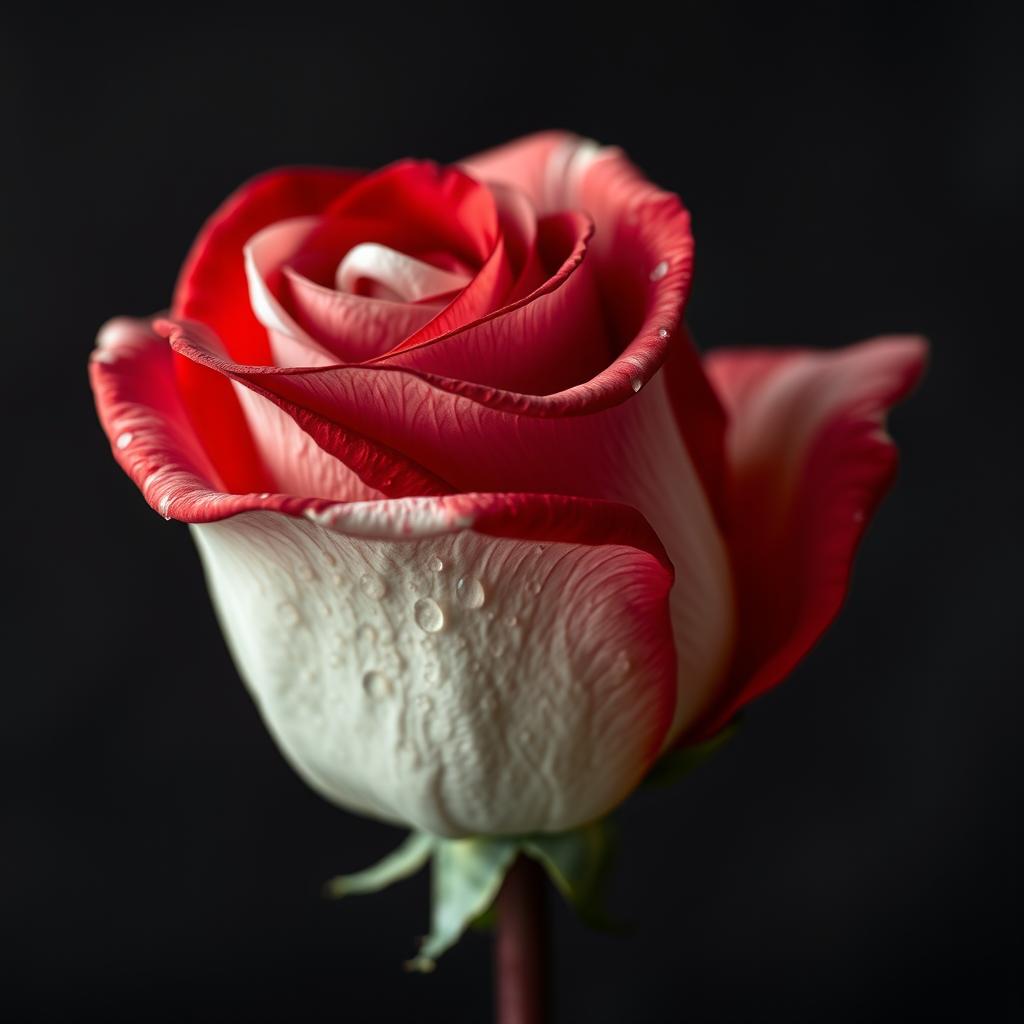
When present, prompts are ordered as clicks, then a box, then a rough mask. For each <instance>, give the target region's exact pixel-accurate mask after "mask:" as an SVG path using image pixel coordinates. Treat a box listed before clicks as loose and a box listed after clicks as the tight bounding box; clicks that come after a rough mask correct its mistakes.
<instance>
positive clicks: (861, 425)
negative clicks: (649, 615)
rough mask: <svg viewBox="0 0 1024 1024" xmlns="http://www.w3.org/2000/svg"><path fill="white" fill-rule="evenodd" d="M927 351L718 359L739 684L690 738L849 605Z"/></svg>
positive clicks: (918, 347) (910, 341)
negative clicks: (901, 406)
mask: <svg viewBox="0 0 1024 1024" xmlns="http://www.w3.org/2000/svg"><path fill="white" fill-rule="evenodd" d="M926 356H927V348H926V345H925V343H924V342H923V341H922V340H921V339H919V338H913V337H887V338H878V339H875V340H873V341H868V342H863V343H861V344H859V345H853V346H850V347H849V348H846V349H842V350H840V351H837V352H814V351H785V350H774V351H772V350H750V351H744V350H735V351H730V350H721V351H716V352H712V353H711V354H710V355H709V356H708V358H707V366H708V373H709V374H710V377H711V379H712V381H713V382H714V384H715V386H716V388H717V389H718V392H719V394H720V395H721V397H722V400H723V402H724V403H725V406H726V408H727V409H728V412H729V416H730V425H729V431H728V435H727V451H728V457H729V463H730V469H731V473H732V486H733V493H732V499H731V503H730V506H729V510H728V517H729V531H728V535H729V539H730V548H731V553H732V558H733V566H734V573H735V577H736V587H737V594H738V604H739V633H738V638H737V647H736V653H735V656H734V660H733V665H732V669H731V672H730V676H729V679H728V680H727V683H726V685H725V686H723V687H722V689H721V691H720V693H719V695H718V697H717V699H716V701H715V703H714V705H713V706H712V707H711V708H710V709H709V711H708V713H707V714H706V715H705V716H704V717H703V719H702V720H701V721H700V722H699V723H698V724H696V725H695V727H694V728H693V729H692V730H690V732H689V733H688V734H687V736H686V737H685V739H686V740H687V741H689V740H696V739H699V738H701V737H702V736H707V735H711V734H713V733H714V732H716V731H717V730H718V729H719V728H721V727H722V726H723V725H725V723H726V722H728V720H729V719H730V718H731V717H732V716H733V715H734V714H735V712H736V711H737V710H738V709H739V708H740V707H741V706H742V705H744V704H746V703H747V702H748V701H750V700H752V699H753V698H755V697H757V696H758V695H760V694H762V693H764V692H765V691H766V690H768V689H769V688H771V687H772V686H774V685H775V684H776V683H778V682H779V681H780V680H781V679H782V678H783V677H784V676H785V675H787V674H788V673H789V672H790V671H791V669H792V668H793V666H794V665H795V664H796V663H797V662H798V661H799V660H800V659H801V658H802V657H803V656H804V655H805V654H806V653H807V651H808V650H809V649H810V647H811V646H812V645H813V644H814V642H815V641H816V640H817V639H818V637H819V636H820V635H821V634H822V632H824V630H825V629H826V628H827V626H828V625H829V623H830V622H831V621H832V619H833V618H834V617H835V615H836V613H837V612H838V611H839V608H840V605H841V604H842V601H843V598H844V597H845V594H846V590H847V586H848V583H849V577H850V568H851V563H852V560H853V556H854V554H855V552H856V548H857V544H858V542H859V540H860V538H861V535H862V534H863V532H864V528H865V526H866V524H867V522H868V520H869V518H870V516H871V514H872V513H873V512H874V510H875V508H876V506H877V505H878V503H879V501H880V500H881V498H882V496H883V495H884V494H885V492H886V490H887V489H888V487H889V484H890V482H891V481H892V477H893V474H894V471H895V468H896V449H895V447H894V446H893V444H892V442H891V440H890V439H889V437H888V435H887V434H886V433H885V430H884V421H885V414H886V412H887V411H888V409H889V408H890V406H892V405H893V404H894V403H895V402H898V401H899V400H900V399H901V398H903V397H904V396H905V395H906V394H907V393H908V392H909V391H910V389H911V388H912V387H913V386H914V384H915V383H916V381H917V379H918V378H919V376H920V374H921V372H922V370H923V368H924V364H925V360H926Z"/></svg>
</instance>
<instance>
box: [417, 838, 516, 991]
mask: <svg viewBox="0 0 1024 1024" xmlns="http://www.w3.org/2000/svg"><path fill="white" fill-rule="evenodd" d="M518 852H519V843H518V841H517V840H515V839H502V838H483V839H449V840H440V841H438V842H437V844H436V846H435V850H434V865H433V868H434V871H433V894H432V899H431V904H432V906H431V914H430V934H429V935H428V936H427V937H426V938H425V939H424V940H423V943H422V945H421V946H420V951H419V953H418V954H417V955H416V956H415V957H413V958H412V959H411V960H409V961H407V962H406V965H405V967H406V970H410V971H422V972H429V971H432V970H433V969H434V967H435V962H436V960H437V958H438V957H439V956H440V955H441V954H442V953H444V952H446V951H447V950H449V949H451V947H452V946H454V945H455V943H456V942H458V940H459V939H460V937H461V936H462V933H463V932H464V931H465V930H466V928H467V927H468V926H469V925H470V924H471V923H472V922H473V921H474V920H476V919H477V918H479V917H480V916H481V915H482V914H484V913H486V911H487V910H488V908H489V907H490V906H491V904H492V903H493V902H494V898H495V897H496V896H497V895H498V890H499V889H500V888H501V883H502V882H503V881H504V880H505V873H506V872H507V871H508V869H509V868H510V867H511V866H512V862H513V861H514V860H515V858H516V854H517V853H518Z"/></svg>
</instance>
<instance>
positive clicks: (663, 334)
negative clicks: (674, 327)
mask: <svg viewBox="0 0 1024 1024" xmlns="http://www.w3.org/2000/svg"><path fill="white" fill-rule="evenodd" d="M658 337H659V338H667V337H668V328H667V327H659V328H658Z"/></svg>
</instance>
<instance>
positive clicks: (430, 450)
mask: <svg viewBox="0 0 1024 1024" xmlns="http://www.w3.org/2000/svg"><path fill="white" fill-rule="evenodd" d="M170 337H171V343H172V345H173V346H174V347H175V349H176V350H177V351H179V352H181V353H182V354H185V355H187V356H188V357H189V358H191V359H196V360H197V361H199V362H201V363H202V364H203V365H206V366H209V367H211V368H212V369H217V370H219V371H220V372H222V373H225V374H227V375H228V376H230V377H231V378H232V379H233V380H236V381H238V382H239V383H242V384H245V385H246V386H247V387H252V388H256V389H258V390H259V392H260V393H261V394H263V395H265V396H267V397H270V398H272V399H273V400H275V401H278V402H280V403H282V407H283V408H287V409H289V410H296V409H302V410H303V415H304V416H306V417H308V419H307V420H306V421H305V429H310V425H311V424H317V425H319V427H318V428H319V429H327V425H329V424H344V425H345V427H346V429H351V430H354V431H356V432H357V433H358V434H359V435H360V436H362V437H366V438H374V439H377V441H378V442H379V443H382V444H386V445H387V446H389V447H390V448H394V449H397V450H398V451H401V452H402V453H403V454H404V455H406V456H407V457H408V458H410V459H412V460H414V461H415V463H416V464H417V465H418V466H421V467H423V469H424V471H426V472H430V473H432V474H434V475H435V476H436V477H439V478H441V479H443V480H444V481H445V482H446V483H447V484H448V485H449V486H450V487H451V488H452V489H454V490H457V491H461V490H484V491H488V490H509V489H511V490H523V491H526V490H530V491H538V492H551V493H561V494H569V495H578V496H585V497H593V498H602V499H608V500H612V501H620V502H628V503H629V504H632V505H634V506H635V507H636V508H638V509H639V510H640V511H641V512H642V513H643V514H644V515H645V516H646V518H647V519H648V520H649V521H650V523H651V525H652V526H653V527H654V529H655V530H656V531H657V533H658V535H659V536H660V537H661V539H662V541H663V542H664V544H665V547H666V549H667V550H668V553H669V557H670V558H671V559H672V562H673V564H674V565H675V568H676V574H677V582H676V586H675V588H674V590H673V594H672V614H673V621H674V624H675V631H676V632H675V635H676V647H677V654H678V660H679V666H680V696H679V701H678V704H677V721H676V723H675V724H674V725H673V733H674V732H675V731H677V730H679V729H681V728H682V727H683V726H684V725H685V724H687V723H688V722H689V721H690V720H692V718H693V717H694V716H695V715H696V714H697V713H698V712H699V711H701V710H702V709H703V707H704V706H705V705H706V703H707V701H708V700H709V699H710V696H711V693H712V692H713V689H714V684H715V683H716V681H717V680H718V677H719V675H720V673H721V671H722V670H723V669H724V667H725V659H726V657H727V652H728V646H729V642H730V639H731V630H732V593H731V582H730V572H729V566H728V559H727V556H726V552H725V547H724V543H723V540H722V538H721V536H720V534H719V532H718V529H717V527H716V525H715V522H714V518H713V515H712V513H711V510H710V507H709V504H708V500H707V497H706V496H705V494H704V491H703V489H702V487H701V484H700V481H699V479H698V477H697V474H696V472H695V470H694V467H693V464H692V462H691V460H690V458H689V456H688V454H687V451H686V448H685V446H684V444H683V442H682V439H681V437H680V434H679V432H678V429H677V427H676V424H675V419H674V412H673V408H672V404H671V401H670V397H669V395H668V392H667V388H666V382H665V375H664V374H657V375H655V376H654V377H653V379H651V380H649V381H648V383H647V384H646V385H645V386H644V387H643V388H642V389H641V390H640V391H639V393H638V394H636V393H634V390H633V388H632V387H630V386H628V385H627V389H628V395H629V399H630V400H629V401H625V402H622V401H620V402H619V404H617V405H608V404H606V401H607V395H602V393H601V388H602V385H604V386H605V387H608V386H609V384H608V383H606V381H605V380H604V378H605V377H606V376H607V374H608V373H609V372H610V371H605V373H604V374H602V375H601V377H599V378H597V379H596V380H595V381H594V382H591V384H590V385H589V386H584V387H580V388H577V389H574V392H577V394H575V395H572V394H569V393H565V394H562V395H556V396H553V397H551V398H547V399H540V398H530V397H528V396H522V395H510V394H508V393H505V392H496V391H494V390H493V389H488V388H480V387H473V386H471V385H467V384H466V383H465V382H460V381H451V380H447V379H444V378H438V377H433V376H430V375H426V374H416V373H413V372H411V371H408V370H399V369H394V368H387V367H385V366H381V365H377V366H362V367H325V368H322V369H309V370H298V369H290V370H289V369H277V368H273V367H241V366H238V365H236V364H232V363H230V362H228V361H226V360H225V359H223V358H222V357H221V356H219V355H218V354H217V353H216V351H214V350H213V349H212V348H211V346H210V345H209V344H208V343H206V342H204V339H203V338H202V336H199V335H196V334H195V333H194V332H192V331H191V330H190V328H189V326H188V325H182V326H180V327H179V329H178V330H177V331H172V332H171V333H170ZM626 365H627V366H629V367H630V368H631V370H632V372H633V373H634V374H637V376H636V377H635V378H633V379H635V380H636V381H638V382H642V381H643V378H642V377H640V376H639V373H640V370H639V369H637V368H636V367H635V366H633V364H630V363H627V364H626ZM588 400H589V401H592V402H593V406H592V407H591V408H590V409H588V408H587V406H586V404H585V403H586V402H587V401H588ZM583 411H587V412H588V413H589V414H588V415H580V414H577V415H574V414H573V413H582V412H583ZM349 464H350V465H351V466H352V468H353V469H354V470H355V471H356V472H357V473H359V474H360V476H361V477H362V478H363V479H368V477H367V475H366V473H365V472H364V471H363V470H362V469H361V468H360V466H359V465H358V464H356V463H353V462H351V461H350V463H349ZM391 493H395V492H393V491H392V492H391Z"/></svg>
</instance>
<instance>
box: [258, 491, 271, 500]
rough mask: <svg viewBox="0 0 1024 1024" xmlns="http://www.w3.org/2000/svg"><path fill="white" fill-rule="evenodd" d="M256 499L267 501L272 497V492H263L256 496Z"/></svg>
mask: <svg viewBox="0 0 1024 1024" xmlns="http://www.w3.org/2000/svg"><path fill="white" fill-rule="evenodd" d="M256 497H257V498H259V499H260V501H266V500H267V498H269V497H270V491H261V492H260V493H259V494H257V495H256Z"/></svg>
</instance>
